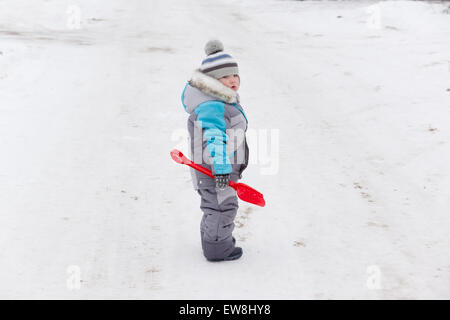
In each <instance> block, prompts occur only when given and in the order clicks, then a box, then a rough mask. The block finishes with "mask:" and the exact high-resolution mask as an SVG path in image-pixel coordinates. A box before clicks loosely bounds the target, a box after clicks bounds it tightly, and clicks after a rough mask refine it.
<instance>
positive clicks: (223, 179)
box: [214, 174, 230, 190]
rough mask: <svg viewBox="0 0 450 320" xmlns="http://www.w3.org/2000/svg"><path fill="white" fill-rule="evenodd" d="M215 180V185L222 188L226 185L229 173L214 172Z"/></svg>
mask: <svg viewBox="0 0 450 320" xmlns="http://www.w3.org/2000/svg"><path fill="white" fill-rule="evenodd" d="M214 178H215V180H216V187H217V188H219V189H221V190H223V189H225V188H226V187H228V184H229V180H230V175H229V174H216V175H214Z"/></svg>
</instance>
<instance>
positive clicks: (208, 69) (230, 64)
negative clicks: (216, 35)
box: [200, 40, 239, 79]
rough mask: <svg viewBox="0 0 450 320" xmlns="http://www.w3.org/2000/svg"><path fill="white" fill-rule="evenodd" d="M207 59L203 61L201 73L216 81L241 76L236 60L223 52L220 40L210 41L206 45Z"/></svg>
mask: <svg viewBox="0 0 450 320" xmlns="http://www.w3.org/2000/svg"><path fill="white" fill-rule="evenodd" d="M205 53H206V58H205V59H204V60H203V61H202V65H201V66H200V71H201V72H203V73H205V74H207V75H209V76H211V77H213V78H216V79H220V78H222V77H226V76H229V75H233V74H237V75H239V69H238V65H237V62H236V60H234V58H233V57H232V56H231V55H229V54H228V53H225V52H224V51H223V44H222V42H220V40H210V41H208V42H207V43H206V45H205Z"/></svg>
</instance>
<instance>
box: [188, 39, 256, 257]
mask: <svg viewBox="0 0 450 320" xmlns="http://www.w3.org/2000/svg"><path fill="white" fill-rule="evenodd" d="M223 50H224V47H223V44H222V43H221V42H220V41H219V40H211V41H209V42H208V43H207V44H206V46H205V53H206V58H205V59H204V60H203V61H202V64H201V66H200V68H199V69H197V70H195V71H194V74H193V75H192V77H191V80H190V81H189V82H188V83H187V84H186V86H185V88H184V90H183V94H182V96H181V100H182V103H183V106H184V108H185V110H186V112H188V113H189V119H188V130H189V135H190V141H191V148H190V152H191V154H190V156H191V159H192V161H194V162H195V163H198V164H201V165H202V166H204V167H205V168H207V169H209V170H211V171H212V173H213V175H214V177H215V178H214V179H212V178H210V177H208V176H207V175H205V174H203V173H200V172H199V171H196V170H194V169H192V168H191V174H192V181H193V184H194V188H195V189H196V190H197V192H198V194H199V195H200V197H201V203H200V209H201V210H202V211H203V217H202V220H201V224H200V235H201V242H202V248H203V254H204V256H205V257H206V259H207V260H208V261H226V260H236V259H239V258H240V257H241V256H242V249H241V248H240V247H236V246H235V243H236V240H235V238H234V237H233V236H232V232H233V229H234V218H235V217H236V213H237V210H238V199H237V195H236V191H235V190H234V189H233V188H231V187H230V186H229V185H228V183H229V180H232V181H234V182H237V181H238V179H240V178H242V172H243V171H244V169H245V168H246V167H247V165H248V153H249V150H248V145H247V141H246V138H245V132H246V131H247V118H246V116H245V114H244V111H243V109H242V106H241V105H240V102H239V94H238V93H237V91H238V89H239V85H240V77H239V70H238V65H237V63H236V60H235V59H234V58H233V57H232V56H231V55H229V54H227V53H225V52H224V51H223Z"/></svg>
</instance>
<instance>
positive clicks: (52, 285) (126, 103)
mask: <svg viewBox="0 0 450 320" xmlns="http://www.w3.org/2000/svg"><path fill="white" fill-rule="evenodd" d="M73 3H74V4H73V5H72V6H69V7H68V6H67V4H66V3H60V2H58V1H55V0H53V1H35V2H33V4H30V3H28V2H27V1H24V0H21V1H12V0H8V1H0V101H1V103H0V150H1V157H0V284H1V285H0V298H62V299H72V298H73V299H79V298H86V299H93V298H111V299H114V298H125V299H244V298H245V299H302V298H303V299H304V298H306V299H338V298H352V299H355V298H362V299H364V298H366V299H407V298H413V299H416V298H437V299H442V298H446V299H449V298H450V254H449V247H450V232H449V231H450V216H449V208H450V196H449V190H450V146H449V142H450V128H449V126H448V123H449V121H450V108H449V105H450V43H449V42H448V39H449V38H450V15H449V14H447V13H445V8H446V7H445V6H444V5H442V4H439V3H433V4H430V3H424V2H413V1H387V2H381V3H378V2H375V1H367V2H363V1H358V2H356V1H355V2H351V1H348V2H347V1H346V2H328V1H317V2H316V1H302V2H299V1H269V0H262V1H256V0H245V1H225V0H223V1H208V0H199V1H182V0H170V1H161V0H159V1H137V0H134V1H124V0H121V1H119V0H114V1H103V2H101V1H96V2H95V3H96V4H93V3H92V2H91V1H87V0H85V1H73ZM74 16H75V18H74ZM374 16H375V18H376V19H375V22H372V23H368V21H372V20H370V19H372V18H374ZM77 17H79V19H80V25H78V24H77V21H78V20H77ZM212 37H217V38H219V39H221V40H222V41H223V43H224V44H225V48H226V49H227V51H229V52H230V53H232V54H233V56H234V57H235V58H236V59H237V61H238V63H239V66H240V73H241V80H242V83H241V90H240V94H241V98H242V104H243V106H244V107H245V110H246V114H247V117H248V119H249V131H250V134H253V135H254V137H255V139H253V140H252V141H250V142H249V145H250V149H251V152H252V154H251V161H253V164H251V165H250V166H249V168H248V169H247V170H246V171H245V173H244V179H243V182H245V183H248V184H250V185H252V186H254V187H255V188H257V189H258V190H260V191H261V192H263V193H264V195H265V198H266V202H267V206H266V207H265V208H260V207H256V206H252V205H250V204H246V203H243V202H240V206H241V207H240V210H239V213H238V217H237V220H236V229H235V235H236V238H237V240H238V243H239V244H240V245H241V246H242V247H243V249H244V256H243V257H242V258H241V259H240V260H238V261H234V262H229V263H216V264H212V263H208V262H207V261H205V259H204V258H203V256H202V254H201V248H200V241H199V240H200V239H199V238H200V235H199V224H200V218H201V212H200V209H199V204H200V203H199V200H200V199H199V197H198V195H197V194H196V193H195V192H194V190H193V189H192V185H191V181H190V175H189V171H188V170H187V169H186V168H183V167H181V166H179V165H176V164H174V163H172V162H171V160H170V158H169V151H170V150H171V149H172V148H174V147H179V148H181V149H183V148H184V143H185V139H184V138H185V137H186V134H187V132H186V118H187V114H186V113H185V112H184V110H183V108H182V105H181V102H180V95H181V91H182V89H183V87H184V84H185V82H186V80H188V78H189V76H190V74H191V72H192V71H193V69H194V68H196V67H197V66H198V65H199V64H200V62H201V60H202V58H203V46H204V43H205V42H206V41H207V40H208V39H210V38H212ZM265 133H266V134H267V136H268V137H267V138H266V137H265V136H264V134H265ZM271 136H272V138H273V141H271V142H272V143H271V144H270V145H269V150H267V151H264V150H262V151H261V148H257V147H258V146H260V145H263V144H264V142H265V141H266V140H270V137H271ZM277 137H279V140H278V139H277ZM256 150H259V152H260V153H258V152H257V151H256ZM278 151H279V152H278ZM266 152H267V153H268V154H270V155H271V156H272V158H269V159H265V158H264V157H262V155H264V153H266ZM264 160H268V162H267V163H264Z"/></svg>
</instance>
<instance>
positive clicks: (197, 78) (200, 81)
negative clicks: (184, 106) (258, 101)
mask: <svg viewBox="0 0 450 320" xmlns="http://www.w3.org/2000/svg"><path fill="white" fill-rule="evenodd" d="M189 84H190V85H191V86H193V87H195V88H197V89H199V90H200V91H202V92H203V93H205V94H207V95H210V96H212V97H214V98H217V99H220V100H222V101H225V102H226V103H236V102H239V95H238V93H237V92H236V91H234V90H233V89H230V88H228V87H227V86H226V85H224V84H223V83H222V82H220V81H219V80H217V79H215V78H213V77H210V76H208V75H206V74H204V73H203V72H200V71H199V70H195V71H194V74H193V75H192V77H191V80H189Z"/></svg>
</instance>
